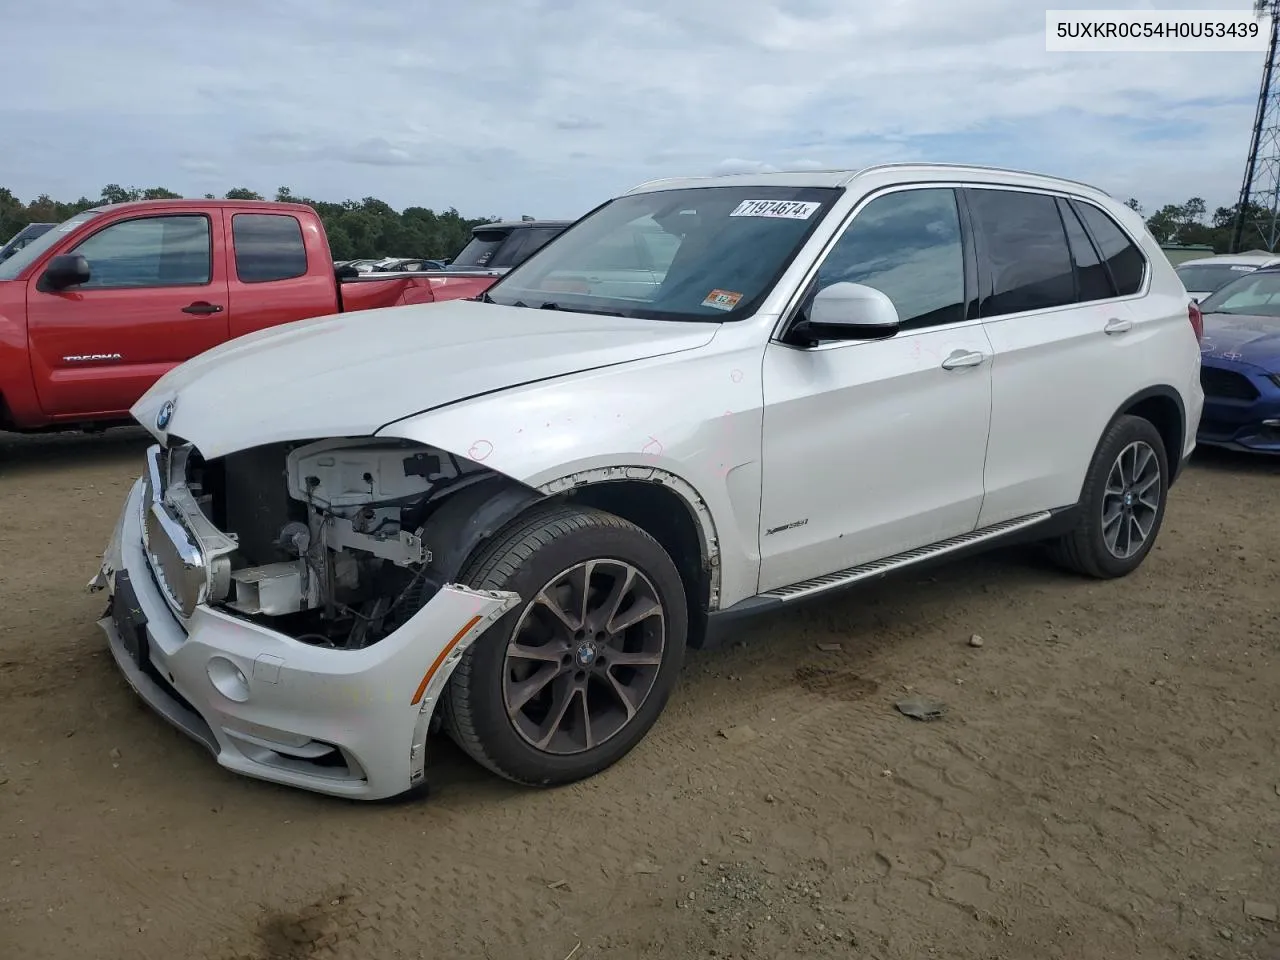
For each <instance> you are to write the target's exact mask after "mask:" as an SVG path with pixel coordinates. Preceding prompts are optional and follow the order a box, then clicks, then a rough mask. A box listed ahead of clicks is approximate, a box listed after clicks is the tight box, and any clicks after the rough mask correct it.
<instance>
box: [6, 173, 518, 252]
mask: <svg viewBox="0 0 1280 960" xmlns="http://www.w3.org/2000/svg"><path fill="white" fill-rule="evenodd" d="M179 196H180V194H177V193H174V192H173V191H172V190H169V189H167V188H165V187H147V188H145V189H140V188H138V187H124V186H121V185H120V184H118V183H109V184H107V185H106V186H105V187H103V188H102V193H101V196H100V198H99V199H98V200H90V199H88V198H87V197H81V198H80V199H79V200H75V201H70V202H63V201H57V200H54V199H53V198H51V197H49V196H41V197H37V198H36V199H35V200H30V201H27V202H23V201H22V200H20V199H19V198H18V197H16V196H14V194H13V192H12V191H11V190H8V189H5V188H3V187H0V242H3V241H4V240H7V239H8V238H9V237H11V236H13V234H15V233H17V232H18V231H19V230H21V229H22V228H23V227H25V226H26V225H27V224H28V223H36V222H42V223H56V222H61V221H63V220H66V219H67V218H68V217H71V216H74V215H75V214H77V213H79V212H81V211H83V210H88V209H90V208H91V207H96V206H99V205H101V204H104V203H127V202H129V201H131V200H143V199H146V200H156V199H163V198H175V199H176V198H178V197H179ZM204 197H205V199H206V200H213V199H216V197H215V195H214V194H212V193H206V194H205V195H204ZM225 198H226V199H228V200H261V199H263V198H262V195H261V194H259V193H257V192H255V191H253V190H250V189H249V188H248V187H236V188H234V189H232V190H228V191H227V192H226V194H225ZM275 199H276V200H279V201H283V202H291V203H302V204H306V205H307V206H309V207H311V208H312V209H313V210H315V211H316V213H317V214H318V215H319V217H320V220H321V222H322V223H323V224H324V229H325V233H326V234H327V235H328V237H329V246H330V248H331V249H332V251H333V256H334V259H335V260H355V259H358V258H361V257H433V258H441V257H454V256H457V254H458V252H459V251H460V250H461V249H462V248H463V247H464V246H466V244H467V241H468V240H470V239H471V231H472V228H474V227H476V226H478V225H479V224H482V223H488V222H491V221H492V220H494V219H496V218H494V217H479V218H468V217H464V216H462V215H461V214H460V213H458V211H457V210H456V209H454V208H452V207H450V208H449V209H448V210H443V211H436V210H430V209H428V208H426V207H407V208H405V209H404V210H402V211H396V210H395V209H393V208H392V207H391V205H390V204H388V203H386V202H384V201H382V200H379V199H378V198H377V197H364V198H363V199H360V200H351V199H348V200H343V201H339V202H331V201H323V200H312V199H310V198H308V197H301V196H297V195H295V194H294V192H293V191H292V190H291V189H290V188H289V187H287V186H282V187H278V188H277V189H276V191H275Z"/></svg>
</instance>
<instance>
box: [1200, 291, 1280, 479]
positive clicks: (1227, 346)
mask: <svg viewBox="0 0 1280 960" xmlns="http://www.w3.org/2000/svg"><path fill="white" fill-rule="evenodd" d="M1200 310H1201V311H1202V313H1203V314H1204V339H1203V340H1202V341H1201V343H1200V351H1201V356H1200V384H1201V386H1203V387H1204V413H1203V414H1202V416H1201V417H1200V428H1199V430H1198V432H1197V433H1196V443H1198V444H1205V445H1206V446H1215V447H1227V448H1229V449H1232V450H1244V451H1248V452H1251V453H1274V454H1280V267H1269V268H1265V269H1262V270H1257V271H1255V272H1253V273H1250V274H1246V275H1244V276H1242V277H1240V278H1239V279H1237V280H1232V281H1231V282H1230V283H1228V284H1227V285H1226V286H1224V287H1222V288H1221V289H1219V290H1217V291H1215V292H1214V293H1212V294H1211V295H1209V296H1208V297H1205V298H1204V300H1202V301H1201V302H1200Z"/></svg>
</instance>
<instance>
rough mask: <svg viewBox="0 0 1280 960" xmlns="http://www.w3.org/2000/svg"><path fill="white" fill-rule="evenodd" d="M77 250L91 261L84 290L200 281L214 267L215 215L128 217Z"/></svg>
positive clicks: (174, 284)
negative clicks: (211, 221)
mask: <svg viewBox="0 0 1280 960" xmlns="http://www.w3.org/2000/svg"><path fill="white" fill-rule="evenodd" d="M33 246H34V244H33ZM72 252H73V253H78V254H80V255H81V256H83V257H84V258H85V259H86V260H88V261H89V273H90V280H89V282H88V283H85V284H82V285H81V287H80V289H86V288H91V287H180V286H198V285H201V284H205V283H208V282H209V279H210V277H211V275H212V271H213V258H212V255H211V252H210V248H209V218H208V217H203V216H199V215H185V216H183V215H180V216H170V217H141V218H139V219H137V220H123V221H121V222H120V223H113V224H112V225H111V226H109V227H106V228H105V229H103V230H100V231H99V232H97V233H95V234H94V235H93V236H91V237H89V239H87V240H85V241H84V242H83V243H81V244H80V245H79V246H78V247H76V248H75V250H74V251H72Z"/></svg>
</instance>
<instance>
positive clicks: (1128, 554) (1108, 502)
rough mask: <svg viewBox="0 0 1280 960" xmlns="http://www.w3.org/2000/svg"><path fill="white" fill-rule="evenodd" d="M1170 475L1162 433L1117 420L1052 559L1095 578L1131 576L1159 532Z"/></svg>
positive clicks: (1129, 419) (1137, 420) (1136, 420)
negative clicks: (1074, 517)
mask: <svg viewBox="0 0 1280 960" xmlns="http://www.w3.org/2000/svg"><path fill="white" fill-rule="evenodd" d="M1168 477H1169V460H1168V456H1167V454H1166V453H1165V448H1164V441H1163V440H1162V439H1161V437H1160V432H1159V431H1158V430H1157V429H1156V428H1155V427H1154V426H1153V425H1152V424H1151V422H1150V421H1148V420H1144V419H1142V418H1141V417H1134V416H1128V415H1125V416H1122V417H1120V418H1119V419H1118V420H1116V421H1115V423H1113V424H1112V425H1111V427H1110V428H1109V429H1108V430H1107V433H1106V435H1105V436H1104V437H1103V438H1102V442H1101V443H1099V444H1098V449H1097V451H1096V452H1095V453H1094V455H1093V463H1091V464H1090V466H1089V472H1088V474H1087V475H1086V477H1085V483H1084V490H1083V491H1082V495H1081V497H1080V508H1081V510H1080V518H1079V520H1078V521H1077V524H1076V527H1075V529H1074V530H1072V531H1071V532H1070V533H1068V534H1066V535H1065V536H1063V537H1062V538H1060V539H1059V540H1057V541H1055V542H1054V543H1052V544H1051V545H1050V552H1051V554H1052V555H1053V557H1054V559H1055V560H1056V561H1057V562H1058V563H1059V564H1061V565H1062V566H1064V567H1066V568H1068V569H1070V570H1073V571H1075V572H1077V573H1082V574H1085V575H1086V576H1090V577H1096V578H1099V579H1113V578H1115V577H1123V576H1125V575H1126V574H1129V573H1132V572H1133V571H1134V570H1136V569H1137V568H1138V566H1139V565H1140V564H1141V563H1142V561H1143V560H1144V559H1145V558H1146V556H1147V554H1148V553H1149V552H1150V551H1151V548H1152V546H1154V545H1155V540H1156V535H1157V534H1158V533H1159V532H1160V524H1161V522H1162V521H1163V520H1164V508H1165V499H1166V497H1167V496H1168V491H1169V482H1168Z"/></svg>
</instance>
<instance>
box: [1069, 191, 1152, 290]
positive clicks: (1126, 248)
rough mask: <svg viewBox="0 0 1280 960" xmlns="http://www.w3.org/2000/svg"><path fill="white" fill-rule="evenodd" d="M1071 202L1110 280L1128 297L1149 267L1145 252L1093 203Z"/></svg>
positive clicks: (1136, 287) (1139, 285) (1139, 284)
mask: <svg viewBox="0 0 1280 960" xmlns="http://www.w3.org/2000/svg"><path fill="white" fill-rule="evenodd" d="M1071 205H1072V206H1073V207H1075V208H1076V212H1077V213H1079V214H1080V218H1081V219H1082V220H1083V221H1084V225H1085V226H1086V227H1087V228H1088V230H1089V233H1090V234H1092V235H1093V239H1094V241H1095V242H1096V243H1097V245H1098V249H1099V250H1100V251H1101V252H1102V259H1103V260H1104V261H1105V262H1106V264H1107V269H1108V270H1110V271H1111V279H1112V280H1113V281H1115V285H1116V292H1117V294H1118V295H1119V296H1122V297H1127V296H1130V295H1131V294H1135V293H1137V292H1138V290H1140V289H1141V288H1142V274H1143V273H1144V272H1145V270H1146V266H1147V261H1146V258H1145V257H1143V255H1142V251H1141V250H1139V249H1138V248H1137V247H1136V246H1134V244H1133V241H1132V240H1130V239H1129V237H1128V235H1127V234H1126V233H1125V232H1124V231H1123V230H1121V229H1120V227H1119V226H1117V225H1116V222H1115V221H1114V220H1112V219H1111V218H1110V217H1109V216H1107V215H1106V214H1105V213H1103V212H1102V211H1101V210H1099V209H1098V208H1097V207H1095V206H1094V205H1093V204H1091V203H1081V202H1079V201H1078V200H1073V201H1071Z"/></svg>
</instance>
